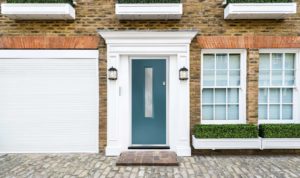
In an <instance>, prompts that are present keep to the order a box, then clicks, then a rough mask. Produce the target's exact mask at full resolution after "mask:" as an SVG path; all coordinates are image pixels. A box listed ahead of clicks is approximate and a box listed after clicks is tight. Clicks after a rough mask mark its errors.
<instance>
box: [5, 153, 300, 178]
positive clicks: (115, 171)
mask: <svg viewBox="0 0 300 178" xmlns="http://www.w3.org/2000/svg"><path fill="white" fill-rule="evenodd" d="M116 160H117V158H116V157H105V156H104V155H103V154H8V155H1V156H0V177H5V178H6V177H17V178H19V177H38V178H43V177H53V178H58V177H64V178H68V177H124V178H125V177H132V178H134V177H159V178H164V177H175V178H177V177H178V178H179V177H188V178H193V177H216V178H219V177H230V178H231V177H247V178H248V177H279V178H282V177H296V178H298V177H300V156H295V155H291V156H253V155H252V156H223V155H222V156H219V155H216V156H193V157H184V158H183V157H180V158H179V161H180V166H178V167H159V166H157V167H155V166H131V167H125V166H115V164H116Z"/></svg>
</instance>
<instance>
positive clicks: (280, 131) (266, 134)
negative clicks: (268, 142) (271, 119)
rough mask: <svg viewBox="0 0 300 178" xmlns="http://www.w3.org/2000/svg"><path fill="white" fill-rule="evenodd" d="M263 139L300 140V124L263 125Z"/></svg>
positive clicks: (260, 129)
mask: <svg viewBox="0 0 300 178" xmlns="http://www.w3.org/2000/svg"><path fill="white" fill-rule="evenodd" d="M259 135H260V137H262V138H300V124H261V125H260V126H259Z"/></svg>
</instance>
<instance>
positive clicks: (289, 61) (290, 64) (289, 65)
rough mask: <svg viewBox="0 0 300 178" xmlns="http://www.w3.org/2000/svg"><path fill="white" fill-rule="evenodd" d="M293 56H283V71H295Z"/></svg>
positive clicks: (290, 54)
mask: <svg viewBox="0 0 300 178" xmlns="http://www.w3.org/2000/svg"><path fill="white" fill-rule="evenodd" d="M294 59H295V54H293V53H287V54H285V69H295V67H294V65H295V61H294Z"/></svg>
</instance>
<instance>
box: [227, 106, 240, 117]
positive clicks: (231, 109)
mask: <svg viewBox="0 0 300 178" xmlns="http://www.w3.org/2000/svg"><path fill="white" fill-rule="evenodd" d="M238 119H239V106H238V105H228V120H238Z"/></svg>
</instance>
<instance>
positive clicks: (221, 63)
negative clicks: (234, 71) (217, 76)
mask: <svg viewBox="0 0 300 178" xmlns="http://www.w3.org/2000/svg"><path fill="white" fill-rule="evenodd" d="M227 62H228V60H227V54H217V55H216V63H217V64H216V65H217V69H227Z"/></svg>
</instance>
